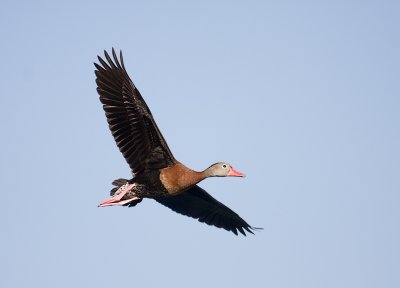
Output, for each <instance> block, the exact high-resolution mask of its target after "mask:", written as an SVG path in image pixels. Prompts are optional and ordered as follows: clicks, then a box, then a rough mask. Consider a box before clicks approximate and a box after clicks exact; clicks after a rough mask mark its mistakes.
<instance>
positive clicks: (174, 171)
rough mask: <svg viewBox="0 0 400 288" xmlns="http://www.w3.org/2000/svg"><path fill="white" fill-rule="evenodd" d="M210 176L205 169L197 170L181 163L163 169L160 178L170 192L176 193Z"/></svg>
mask: <svg viewBox="0 0 400 288" xmlns="http://www.w3.org/2000/svg"><path fill="white" fill-rule="evenodd" d="M207 177H209V175H208V173H207V172H206V170H205V171H202V172H197V171H194V170H192V169H189V168H188V167H186V166H185V165H183V164H181V163H179V162H178V163H177V164H175V165H174V166H172V167H168V168H165V169H163V170H162V171H161V174H160V180H161V182H162V184H163V185H164V187H165V188H166V189H167V190H168V192H169V193H171V194H175V193H180V192H182V191H185V190H187V189H188V188H190V187H192V186H194V185H196V184H197V183H199V182H200V181H202V180H204V179H205V178H207Z"/></svg>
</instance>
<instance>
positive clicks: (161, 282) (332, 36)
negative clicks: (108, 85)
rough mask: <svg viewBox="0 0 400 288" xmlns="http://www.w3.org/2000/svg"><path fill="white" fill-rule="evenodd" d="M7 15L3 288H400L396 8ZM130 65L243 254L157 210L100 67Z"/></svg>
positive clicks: (119, 6) (135, 8) (214, 234)
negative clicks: (114, 199) (135, 174)
mask: <svg viewBox="0 0 400 288" xmlns="http://www.w3.org/2000/svg"><path fill="white" fill-rule="evenodd" d="M56 2H57V1H47V2H45V1H4V0H3V1H2V2H1V4H0V37H1V45H0V51H1V56H0V57H1V69H0V87H1V92H0V93H1V94H0V95H1V107H2V112H1V114H0V117H1V121H0V123H1V131H2V137H1V143H0V145H1V161H0V173H1V180H2V181H1V182H2V193H1V201H0V229H1V237H0V255H1V256H0V286H1V287H61V288H63V287H68V288H70V287H97V288H100V287H202V288H203V287H288V288H289V287H290V288H293V287H304V288H312V287H324V288H326V287H341V288H344V287H349V288H350V287H352V288H353V287H363V288H367V287H400V246H399V243H400V233H399V232H400V231H399V230H400V225H399V220H400V209H399V204H400V195H399V193H400V152H399V147H400V133H399V132H400V80H399V75H400V54H399V53H400V52H399V51H400V17H399V15H400V14H399V12H400V4H399V2H398V1H125V2H124V1H109V2H106V1H86V2H84V3H83V2H81V1H76V2H74V1H65V3H61V2H59V3H56ZM113 46H114V47H115V48H116V49H122V50H123V52H124V56H125V65H126V68H127V70H128V72H129V74H130V75H131V77H132V79H133V80H134V81H135V83H136V85H137V87H138V88H139V90H140V91H141V93H142V95H143V96H144V98H145V99H146V101H147V103H148V105H149V106H150V108H151V110H152V112H153V114H154V117H155V119H156V121H157V122H158V124H159V127H160V129H161V130H162V132H163V134H164V136H165V138H166V139H167V141H168V143H169V146H170V148H171V149H172V151H173V153H174V155H175V157H176V158H177V159H179V160H180V161H182V162H183V163H185V164H186V165H187V166H189V167H191V168H193V169H196V170H202V169H204V168H206V167H208V166H209V165H210V164H212V163H214V162H217V161H228V162H230V163H231V164H232V165H233V166H234V167H235V168H236V169H237V170H239V171H243V172H245V173H246V174H247V175H248V177H246V178H244V179H237V178H235V179H232V178H218V179H208V180H206V181H204V182H203V183H201V186H202V187H203V188H205V189H206V190H207V191H208V192H209V193H210V194H212V195H213V196H214V197H216V198H217V199H218V200H220V201H222V202H223V203H225V204H226V205H228V206H229V207H231V208H232V209H233V210H235V211H236V212H237V213H239V214H240V215H241V216H242V217H243V218H244V219H245V220H246V221H248V222H249V223H250V224H251V225H254V226H257V227H264V230H263V231H260V232H257V233H256V235H250V236H249V237H236V236H235V235H234V234H232V233H228V232H226V231H224V230H221V229H217V228H214V227H209V226H207V225H204V224H201V223H199V222H197V221H196V220H193V219H191V218H188V217H184V216H181V215H178V214H176V213H174V212H172V211H170V210H169V209H168V208H166V207H163V206H161V205H159V204H158V203H156V202H154V201H152V200H146V201H143V202H142V203H141V204H140V205H138V206H137V207H135V208H124V207H106V208H97V204H98V203H99V202H100V201H101V200H104V199H105V198H107V197H108V193H109V190H110V189H111V182H112V180H114V179H116V178H119V177H129V176H130V171H129V167H128V165H127V164H126V163H125V160H124V159H123V157H122V155H121V154H120V153H119V151H118V149H117V148H116V145H115V143H114V140H113V138H112V137H111V134H110V132H109V130H108V127H107V123H106V120H105V116H104V112H103V110H102V107H101V104H100V102H99V100H98V95H97V93H96V90H95V87H96V86H95V75H94V73H93V71H94V66H93V62H94V61H96V56H97V55H98V54H102V53H103V49H107V50H110V49H111V47H113Z"/></svg>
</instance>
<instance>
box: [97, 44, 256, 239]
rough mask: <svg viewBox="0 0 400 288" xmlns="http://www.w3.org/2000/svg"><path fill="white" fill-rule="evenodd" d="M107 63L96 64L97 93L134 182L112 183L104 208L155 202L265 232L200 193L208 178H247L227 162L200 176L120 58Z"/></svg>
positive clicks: (220, 224)
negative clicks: (171, 141) (176, 150)
mask: <svg viewBox="0 0 400 288" xmlns="http://www.w3.org/2000/svg"><path fill="white" fill-rule="evenodd" d="M104 55H105V59H106V60H107V62H106V61H105V60H103V59H102V58H101V57H100V56H98V60H99V62H100V64H97V63H94V65H95V67H96V70H95V74H96V84H97V92H98V93H99V95H100V101H101V103H102V104H103V109H104V111H105V114H106V118H107V122H108V125H109V128H110V130H111V133H112V135H113V137H114V139H115V142H116V144H117V146H118V148H119V150H120V151H121V153H122V155H123V156H124V158H125V159H126V161H127V162H128V165H129V167H130V168H131V171H132V174H133V175H134V177H133V178H132V179H130V180H127V179H117V180H115V181H114V182H113V183H112V184H113V185H114V186H115V187H114V188H113V189H112V190H111V193H110V194H111V198H109V199H107V200H105V201H103V202H101V203H100V204H99V207H105V206H117V205H119V206H128V207H133V206H135V205H136V204H138V203H140V202H141V201H142V200H143V198H152V199H154V200H156V201H157V202H159V203H161V204H162V205H164V206H167V207H168V208H170V209H172V210H173V211H175V212H177V213H180V214H183V215H186V216H189V217H193V218H195V219H198V220H199V221H200V222H204V223H206V224H208V225H213V226H216V227H218V228H223V229H225V230H227V231H231V232H233V233H234V234H236V235H238V231H239V232H240V233H241V234H243V235H245V236H246V231H247V232H250V233H252V234H254V233H253V230H255V229H259V228H255V227H252V226H250V225H249V224H248V223H247V222H246V221H245V220H243V219H242V218H241V217H240V216H239V215H238V214H236V213H235V212H234V211H232V210H231V209H229V208H228V207H227V206H225V205H224V204H222V203H221V202H219V201H217V200H216V199H215V198H213V197H212V196H211V195H210V194H208V193H207V192H206V191H205V190H203V189H202V188H200V187H199V186H198V185H197V183H199V182H200V181H202V180H204V179H206V178H208V177H226V176H231V177H244V176H245V175H244V174H243V173H241V172H238V171H236V170H235V169H233V167H232V165H230V164H229V163H226V162H218V163H215V164H213V165H211V166H210V167H208V168H207V169H205V170H204V171H201V172H197V171H194V170H192V169H190V168H188V167H186V166H185V165H183V164H182V163H180V162H179V161H177V160H176V159H175V158H174V156H173V155H172V153H171V150H170V149H169V147H168V145H167V142H166V141H165V139H164V137H163V136H162V134H161V132H160V130H159V129H158V127H157V124H156V122H155V121H154V118H153V116H152V114H151V112H150V109H149V107H147V104H146V102H145V101H144V100H143V98H142V96H141V95H140V93H139V90H138V89H137V88H136V86H135V85H134V84H133V82H132V80H131V79H130V77H129V75H128V73H127V72H126V69H125V66H124V60H123V57H122V51H121V52H120V57H119V58H120V59H119V60H118V57H117V55H116V53H115V50H114V48H113V49H112V56H113V59H112V58H111V57H110V55H109V54H108V53H107V51H104Z"/></svg>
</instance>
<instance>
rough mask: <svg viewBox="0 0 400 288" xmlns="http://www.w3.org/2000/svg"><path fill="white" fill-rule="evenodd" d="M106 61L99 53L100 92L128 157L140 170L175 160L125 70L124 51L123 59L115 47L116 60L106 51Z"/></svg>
mask: <svg viewBox="0 0 400 288" xmlns="http://www.w3.org/2000/svg"><path fill="white" fill-rule="evenodd" d="M104 55H105V58H106V60H107V62H108V63H107V62H106V61H104V60H103V59H102V58H101V57H100V56H98V59H99V62H100V65H99V64H97V63H94V65H95V66H96V69H97V70H95V74H96V76H97V78H96V83H97V92H98V93H99V95H100V101H101V103H103V109H104V111H105V113H106V117H107V122H108V124H109V127H110V130H111V133H112V135H113V136H114V139H115V142H116V143H117V146H118V148H119V150H120V151H121V152H122V154H123V155H124V157H125V159H126V161H127V162H128V164H129V166H130V167H131V169H132V172H133V173H135V174H137V173H140V172H142V171H145V170H153V169H161V168H165V167H168V166H171V165H173V163H174V162H175V159H174V156H173V155H172V153H171V150H170V149H169V148H168V145H167V143H166V142H165V140H164V137H163V136H162V134H161V132H160V130H159V129H158V127H157V124H156V122H155V121H154V118H153V116H152V115H151V112H150V109H149V107H147V105H146V102H144V100H143V98H142V96H141V95H140V93H139V90H138V89H137V88H136V87H135V85H134V84H133V82H132V80H131V79H130V78H129V76H128V73H127V72H126V70H125V66H124V61H123V58H122V51H121V52H120V61H121V62H119V61H118V58H117V55H116V53H115V51H114V48H113V49H112V56H113V58H114V61H113V60H112V59H111V57H110V56H109V55H108V53H107V52H106V51H104Z"/></svg>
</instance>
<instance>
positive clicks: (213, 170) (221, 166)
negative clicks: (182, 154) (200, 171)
mask: <svg viewBox="0 0 400 288" xmlns="http://www.w3.org/2000/svg"><path fill="white" fill-rule="evenodd" d="M204 172H205V173H206V174H207V176H208V177H226V176H235V177H245V176H246V175H244V174H243V173H240V172H238V171H236V170H235V169H233V167H232V165H231V164H229V163H226V162H218V163H215V164H213V165H211V166H210V167H208V168H207V169H206V170H205V171H204Z"/></svg>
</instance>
